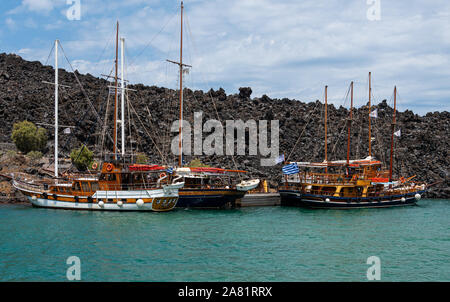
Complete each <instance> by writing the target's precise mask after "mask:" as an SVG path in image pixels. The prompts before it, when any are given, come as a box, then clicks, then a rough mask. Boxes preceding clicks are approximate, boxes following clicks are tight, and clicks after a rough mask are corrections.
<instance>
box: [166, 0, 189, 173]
mask: <svg viewBox="0 0 450 302" xmlns="http://www.w3.org/2000/svg"><path fill="white" fill-rule="evenodd" d="M183 9H184V5H183V1H181V39H180V40H181V41H180V62H175V61H171V60H166V61H167V62H170V63H173V64H176V65H178V66H179V67H180V126H179V132H180V134H179V136H178V148H179V157H178V165H179V166H180V167H181V166H182V165H183V67H192V66H191V65H187V64H183Z"/></svg>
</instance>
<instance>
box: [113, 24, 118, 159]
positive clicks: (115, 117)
mask: <svg viewBox="0 0 450 302" xmlns="http://www.w3.org/2000/svg"><path fill="white" fill-rule="evenodd" d="M118 56H119V21H117V31H116V61H115V67H116V73H115V76H114V83H115V84H114V159H115V160H117V63H118V62H117V61H118Z"/></svg>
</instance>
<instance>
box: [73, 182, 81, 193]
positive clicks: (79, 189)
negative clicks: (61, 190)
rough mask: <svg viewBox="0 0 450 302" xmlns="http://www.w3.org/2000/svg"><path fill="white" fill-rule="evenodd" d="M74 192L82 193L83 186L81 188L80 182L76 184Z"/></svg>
mask: <svg viewBox="0 0 450 302" xmlns="http://www.w3.org/2000/svg"><path fill="white" fill-rule="evenodd" d="M74 190H75V191H81V186H80V183H79V182H76V183H75V184H74Z"/></svg>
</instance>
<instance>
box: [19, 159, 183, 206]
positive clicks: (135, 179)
mask: <svg viewBox="0 0 450 302" xmlns="http://www.w3.org/2000/svg"><path fill="white" fill-rule="evenodd" d="M165 171H166V167H162V166H157V165H154V166H142V165H134V164H123V163H119V162H115V163H112V162H108V163H107V162H105V163H103V165H102V168H101V172H100V173H99V174H85V175H82V174H69V175H67V176H65V177H63V178H60V179H36V178H33V177H31V176H29V175H26V174H15V175H14V180H13V186H14V187H15V188H16V189H18V190H20V191H21V192H22V193H23V194H24V195H25V196H26V197H27V198H28V199H29V201H30V202H31V203H32V204H33V205H34V206H36V207H44V208H59V209H74V210H110V211H156V212H165V211H170V210H172V209H173V208H174V207H175V205H176V203H177V201H178V189H179V188H181V187H182V186H183V184H184V183H183V182H176V181H177V180H174V181H175V183H168V180H169V175H167V173H166V172H165Z"/></svg>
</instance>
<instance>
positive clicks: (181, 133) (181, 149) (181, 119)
mask: <svg viewBox="0 0 450 302" xmlns="http://www.w3.org/2000/svg"><path fill="white" fill-rule="evenodd" d="M183 8H184V5H183V1H181V38H180V126H179V131H180V136H179V141H178V148H179V152H180V154H179V158H178V165H179V166H180V167H182V166H183Z"/></svg>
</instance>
